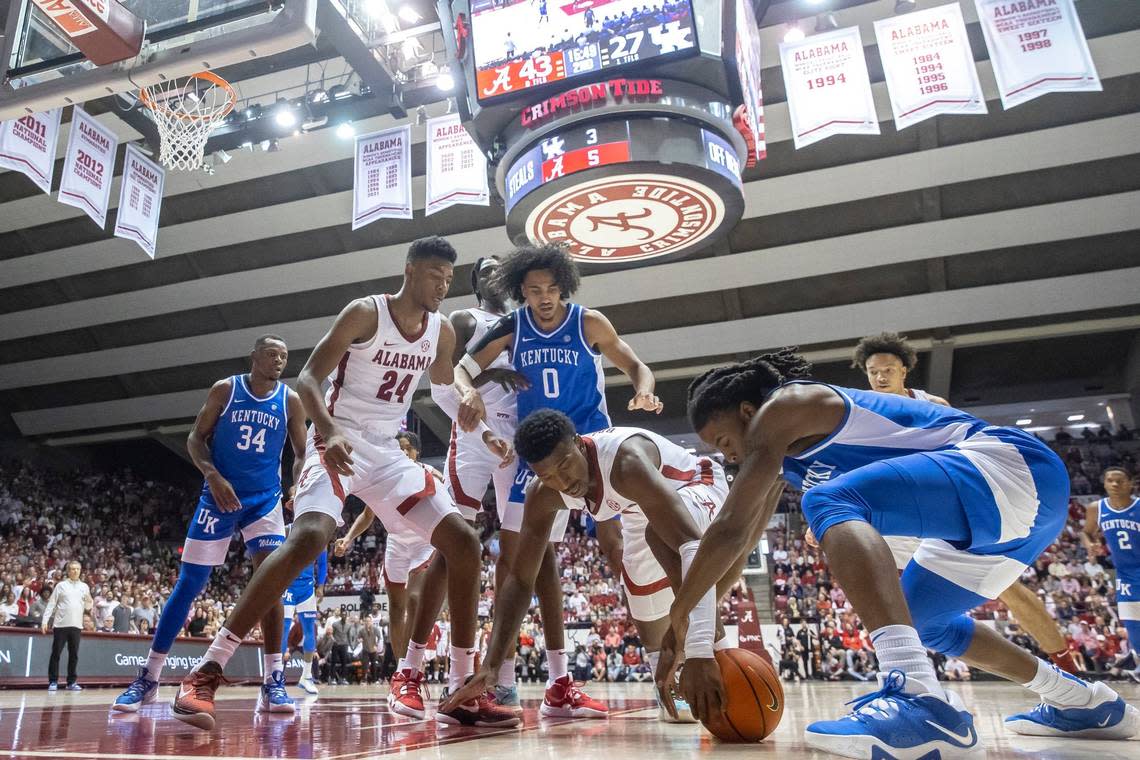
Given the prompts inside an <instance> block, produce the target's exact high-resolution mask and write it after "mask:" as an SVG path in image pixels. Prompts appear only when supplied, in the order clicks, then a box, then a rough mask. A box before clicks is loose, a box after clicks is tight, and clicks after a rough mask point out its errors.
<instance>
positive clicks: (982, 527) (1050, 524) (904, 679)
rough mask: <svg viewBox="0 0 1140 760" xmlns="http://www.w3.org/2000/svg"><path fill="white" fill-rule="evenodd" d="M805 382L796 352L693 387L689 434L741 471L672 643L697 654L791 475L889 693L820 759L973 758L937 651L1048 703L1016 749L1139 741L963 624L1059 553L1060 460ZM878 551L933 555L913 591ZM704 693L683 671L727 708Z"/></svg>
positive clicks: (998, 433)
mask: <svg viewBox="0 0 1140 760" xmlns="http://www.w3.org/2000/svg"><path fill="white" fill-rule="evenodd" d="M809 371H810V366H809V365H808V364H807V362H806V361H805V360H804V359H803V358H802V357H801V356H799V355H797V354H795V353H793V352H792V351H791V350H787V349H785V350H783V351H780V352H777V353H774V354H766V355H763V356H759V357H757V358H755V359H753V360H751V361H748V362H744V363H741V364H734V365H731V366H727V367H719V368H717V369H713V370H710V371H709V372H706V373H705V374H703V375H700V376H699V377H697V378H696V379H695V380H694V381H693V383H692V385H690V387H689V417H690V420H691V422H692V424H693V427H694V429H695V430H696V431H697V433H698V434H699V435H700V437H701V439H702V440H703V441H704V442H705V443H707V444H709V445H711V446H715V447H717V448H719V449H720V450H721V451H722V452H723V453H724V455H725V456H726V457H727V458H728V460H729V461H732V462H738V463H739V464H740V473H739V475H738V476H737V478H736V481H735V482H734V483H733V488H732V491H731V492H730V494H729V496H728V499H727V500H726V501H725V503H724V506H723V507H722V508H721V511H720V514H719V515H718V517H717V519H716V520H714V521H713V523H712V525H710V526H709V528H708V530H707V531H706V532H705V534H704V536H703V537H702V538H701V544H700V547H699V549H698V550H697V553H696V556H695V557H694V558H693V560H692V564H691V565H690V567H689V568H688V572H687V573H686V574H685V578H684V581H683V582H682V584H681V588H680V589H679V590H678V592H677V595H676V600H675V601H674V603H673V607H672V609H671V610H670V621H671V626H672V631H673V635H674V638H675V640H677V641H684V640H685V635H686V633H687V629H688V617H689V613H690V612H691V611H692V610H693V608H694V607H695V606H696V605H697V604H698V603H699V602H700V601H701V599H702V598H703V597H704V596H705V594H706V592H707V591H708V590H709V589H710V588H712V587H713V585H714V584H715V583H716V582H717V581H718V580H719V579H720V578H721V577H722V576H723V574H724V572H725V570H727V569H728V565H729V563H731V562H732V561H733V559H735V558H736V557H737V556H739V553H740V552H741V551H743V550H744V549H746V548H748V547H750V546H755V545H756V541H757V540H758V539H759V536H760V533H761V532H762V531H763V530H764V528H765V526H766V525H767V523H768V519H769V518H770V517H771V512H772V511H773V506H772V505H771V504H768V505H765V504H764V503H763V495H764V494H766V493H767V492H768V490H769V489H770V488H771V486H772V484H773V482H774V481H775V480H776V479H777V478H779V477H780V474H781V471H782V472H783V476H784V478H785V479H786V480H787V481H788V482H789V483H791V484H792V485H793V486H794V487H797V488H802V489H803V490H804V496H803V502H802V505H803V512H804V516H805V517H806V518H807V519H808V521H809V522H810V524H811V529H812V531H813V532H814V533H815V535H816V536H817V537H818V540H819V542H820V544H821V545H822V546H823V549H824V551H825V552H826V553H827V556H829V557H831V558H832V560H833V561H832V563H831V564H832V573H833V575H834V577H835V580H836V581H837V582H838V583H839V584H840V585H841V586H842V587H843V589H844V591H846V593H847V598H848V599H849V600H850V601H851V604H852V606H853V607H854V608H855V612H856V613H858V615H859V617H860V618H861V619H862V621H863V624H864V625H865V626H866V627H867V629H868V630H869V631H870V632H871V641H872V643H873V644H874V646H875V652H876V654H877V656H878V658H879V664H880V672H881V673H882V674H883V675H882V676H881V682H880V685H881V688H880V690H879V691H876V692H874V693H872V694H869V695H867V696H865V697H862V698H860V699H858V700H856V701H855V702H854V703H853V704H854V709H853V711H852V713H851V714H850V715H848V716H847V717H846V718H843V719H841V720H836V721H825V722H818V723H813V724H811V725H810V726H808V727H807V729H806V732H805V736H806V740H807V743H808V744H809V745H810V746H812V747H815V748H818V749H821V750H825V751H829V752H832V753H835V754H839V755H844V756H847V757H858V758H871V757H888V756H889V757H895V758H907V759H913V758H919V757H942V758H944V759H948V758H958V757H968V756H974V755H976V754H977V753H979V752H980V749H981V748H980V744H979V741H978V735H977V732H976V731H975V729H974V722H973V717H972V716H971V715H970V713H969V712H968V711H967V710H966V708H965V706H964V705H963V704H962V702H961V700H960V699H958V698H957V697H956V696H955V695H953V694H950V693H947V692H946V691H945V690H944V689H943V688H942V686H941V685H940V684H939V682H938V678H937V676H936V675H935V673H934V667H933V665H932V663H931V661H930V659H929V658H928V657H927V656H926V649H927V648H930V649H934V650H936V651H939V652H943V653H945V654H947V655H953V656H956V657H960V658H962V659H964V660H966V661H967V662H968V663H970V664H971V665H974V666H976V667H979V668H982V669H985V670H988V671H990V672H992V673H996V674H998V675H1001V676H1003V677H1005V678H1008V679H1009V680H1011V681H1014V682H1016V683H1020V684H1022V685H1024V686H1025V687H1026V688H1028V689H1030V690H1031V691H1034V692H1036V693H1037V694H1038V695H1040V697H1041V699H1042V704H1040V705H1038V706H1037V707H1036V708H1034V709H1033V710H1031V711H1030V712H1028V713H1024V714H1021V715H1015V716H1013V717H1012V718H1008V719H1007V721H1006V722H1007V724H1008V725H1009V727H1010V728H1011V729H1012V730H1014V731H1017V732H1018V733H1025V734H1032V735H1047V736H1071V737H1081V738H1104V739H1123V738H1128V737H1130V736H1132V735H1134V734H1135V733H1136V732H1137V730H1140V712H1138V711H1137V710H1136V709H1135V708H1134V707H1132V706H1130V705H1126V704H1125V703H1124V701H1123V700H1122V699H1121V698H1120V696H1119V695H1118V694H1117V693H1116V692H1114V691H1113V690H1112V689H1110V688H1109V687H1108V686H1107V685H1105V684H1104V683H1096V684H1090V683H1087V682H1085V681H1082V680H1081V679H1079V678H1076V677H1075V676H1072V675H1069V674H1067V673H1064V672H1062V671H1061V670H1059V669H1058V668H1056V667H1055V666H1053V665H1051V664H1049V663H1047V662H1045V661H1044V660H1040V659H1038V658H1036V657H1034V656H1032V655H1031V654H1029V653H1028V652H1026V651H1025V650H1023V649H1021V648H1019V647H1017V646H1016V645H1014V644H1013V643H1011V642H1009V641H1006V640H1005V639H1004V638H1003V637H1002V636H1001V635H1000V634H999V633H997V632H996V631H995V630H993V629H990V628H987V627H986V626H975V624H974V621H973V619H972V618H971V617H970V616H969V615H968V614H966V613H967V612H968V611H969V610H970V609H972V608H973V607H976V606H978V605H979V604H981V603H983V602H984V601H985V600H986V599H993V598H994V597H996V596H997V595H998V594H999V593H1001V591H1003V590H1004V589H1005V588H1007V587H1008V586H1009V585H1010V583H1012V582H1013V581H1014V580H1015V579H1017V578H1018V577H1019V576H1020V575H1021V573H1022V571H1023V570H1025V568H1026V567H1027V566H1028V565H1030V564H1032V563H1033V561H1034V560H1035V559H1036V558H1037V556H1038V555H1039V554H1040V553H1041V552H1042V551H1043V550H1044V549H1045V548H1046V547H1047V546H1049V544H1051V543H1052V542H1053V540H1054V539H1055V538H1056V537H1057V534H1058V533H1059V532H1060V530H1061V527H1062V526H1063V525H1064V523H1065V519H1066V514H1067V511H1068V498H1069V478H1068V474H1067V472H1066V470H1065V466H1064V464H1063V463H1062V462H1061V460H1060V458H1058V457H1057V455H1056V454H1054V453H1053V452H1052V451H1051V450H1050V449H1049V448H1048V447H1047V446H1045V444H1043V443H1041V442H1040V441H1038V440H1037V439H1036V438H1034V437H1033V436H1031V435H1028V434H1027V433H1025V432H1023V431H1021V430H1017V429H1013V428H1000V427H992V426H989V425H987V424H986V423H985V422H983V421H981V420H979V419H977V418H975V417H972V416H970V415H969V414H966V413H964V412H960V411H957V410H955V409H951V408H948V407H944V406H939V405H936V404H930V403H925V402H920V401H915V400H913V399H909V398H904V397H902V396H896V395H893V394H886V393H874V392H871V391H862V390H856V389H854V388H841V387H838V386H832V385H827V384H824V383H820V382H815V381H812V380H808V379H807V377H808V374H809ZM883 535H903V536H917V537H921V538H923V539H925V540H924V541H923V542H922V544H921V545H920V547H919V550H918V551H917V552H916V553H915V556H914V558H913V559H912V560H911V562H910V563H909V564H908V565H907V568H906V570H905V571H904V572H903V575H902V580H901V584H900V582H898V581H896V580H895V579H896V578H897V575H896V571H895V563H894V558H893V557H892V556H891V551H890V549H889V548H888V547H887V544H886V543H885V542H884V541H883ZM674 667H675V662H668V661H666V659H665V657H664V655H663V657H662V664H661V667H660V668H659V671H658V679H659V683H660V684H662V685H664V684H667V683H671V680H672V669H673V668H674ZM707 670H708V669H704V672H707ZM696 687H699V693H697V692H698V688H696ZM696 687H695V686H694V684H693V683H692V682H691V681H689V680H687V679H686V677H685V676H684V674H683V673H682V678H681V688H682V691H683V692H684V693H685V694H686V696H687V697H688V699H689V702H690V704H692V705H693V707H694V709H695V710H698V711H699V710H701V709H702V706H706V705H710V704H711V705H712V707H711V708H706V709H718V707H719V705H723V696H722V695H723V691H722V689H723V686H721V685H720V684H719V683H709V682H708V681H704V682H702V683H701V684H697V685H696Z"/></svg>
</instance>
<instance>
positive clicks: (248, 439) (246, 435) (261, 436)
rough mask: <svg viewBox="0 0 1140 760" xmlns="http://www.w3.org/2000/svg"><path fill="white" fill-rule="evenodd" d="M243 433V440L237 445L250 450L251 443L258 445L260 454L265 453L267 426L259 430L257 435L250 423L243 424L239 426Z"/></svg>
mask: <svg viewBox="0 0 1140 760" xmlns="http://www.w3.org/2000/svg"><path fill="white" fill-rule="evenodd" d="M238 432H239V433H241V440H240V441H238V442H237V447H238V448H239V449H241V450H242V451H249V447H250V445H253V446H256V447H257V453H258V454H264V453H265V428H262V429H261V430H258V431H257V435H254V434H253V428H252V427H250V426H249V425H242V426H241V427H239V428H238Z"/></svg>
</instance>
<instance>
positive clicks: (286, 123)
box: [273, 100, 297, 129]
mask: <svg viewBox="0 0 1140 760" xmlns="http://www.w3.org/2000/svg"><path fill="white" fill-rule="evenodd" d="M273 120H274V121H275V122H277V126H279V127H284V128H285V129H288V128H290V127H292V126H294V125H296V123H297V113H296V111H294V110H293V106H292V105H290V103H289V101H287V100H279V101H277V105H276V106H274V107H273Z"/></svg>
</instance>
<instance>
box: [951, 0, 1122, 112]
mask: <svg viewBox="0 0 1140 760" xmlns="http://www.w3.org/2000/svg"><path fill="white" fill-rule="evenodd" d="M974 5H975V6H976V7H977V9H978V19H979V21H981V26H982V34H983V35H984V36H985V38H986V47H988V48H989V51H990V62H991V63H992V64H993V69H994V79H996V80H997V85H998V92H999V93H1000V94H1001V104H1002V107H1004V108H1006V109H1007V110H1008V109H1010V108H1013V107H1014V106H1016V105H1020V104H1022V103H1024V102H1026V101H1028V100H1033V99H1034V98H1037V97H1040V96H1042V95H1044V94H1046V93H1048V92H1099V91H1100V90H1101V89H1102V88H1101V86H1100V77H1099V76H1097V73H1096V66H1095V65H1094V64H1093V60H1092V56H1091V55H1090V54H1089V46H1088V42H1086V41H1085V32H1084V29H1082V28H1081V20H1080V19H1079V18H1078V17H1077V11H1076V9H1074V8H1073V0H974Z"/></svg>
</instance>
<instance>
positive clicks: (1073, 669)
mask: <svg viewBox="0 0 1140 760" xmlns="http://www.w3.org/2000/svg"><path fill="white" fill-rule="evenodd" d="M1049 659H1050V660H1051V661H1052V663H1053V664H1054V665H1056V666H1057V667H1058V668H1060V669H1061V670H1063V671H1065V672H1066V673H1069V674H1071V675H1074V676H1079V675H1080V674H1081V672H1080V670H1078V669H1077V663H1076V661H1075V660H1074V659H1073V653H1072V652H1070V651H1069V650H1068V649H1062V650H1061V651H1060V652H1054V653H1053V654H1051V655H1049Z"/></svg>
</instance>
